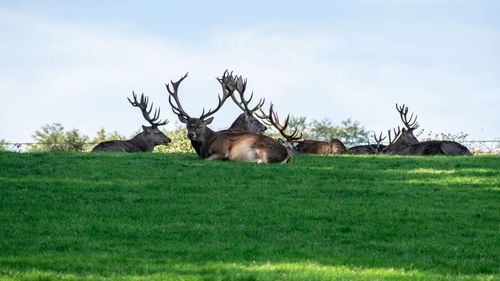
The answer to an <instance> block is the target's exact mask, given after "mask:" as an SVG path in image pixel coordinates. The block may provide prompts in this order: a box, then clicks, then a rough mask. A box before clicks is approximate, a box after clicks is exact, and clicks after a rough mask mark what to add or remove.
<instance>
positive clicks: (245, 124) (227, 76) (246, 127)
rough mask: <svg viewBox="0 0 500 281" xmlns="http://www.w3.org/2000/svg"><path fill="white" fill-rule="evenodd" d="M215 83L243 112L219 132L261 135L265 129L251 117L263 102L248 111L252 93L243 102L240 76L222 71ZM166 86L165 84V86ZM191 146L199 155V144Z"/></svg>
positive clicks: (243, 90) (242, 82)
mask: <svg viewBox="0 0 500 281" xmlns="http://www.w3.org/2000/svg"><path fill="white" fill-rule="evenodd" d="M216 79H217V81H218V82H219V83H220V84H221V86H222V87H223V89H222V90H223V91H227V92H228V95H229V94H230V97H231V99H232V100H233V101H234V102H235V103H236V105H238V107H240V108H241V109H242V110H243V113H241V114H240V115H239V116H238V117H237V118H236V120H234V122H233V123H232V124H231V126H230V127H229V128H227V129H226V130H222V131H219V132H249V133H257V134H261V133H263V132H265V131H266V130H267V127H266V126H265V125H264V124H262V123H261V122H260V121H259V120H258V119H257V118H255V117H254V116H253V114H254V112H255V111H256V110H257V109H259V108H260V107H262V105H263V104H264V100H263V99H261V100H260V101H259V102H258V104H257V105H256V106H255V107H254V108H253V109H250V108H249V107H248V104H249V103H250V101H251V100H252V98H253V93H252V96H251V97H250V99H248V100H245V97H244V94H245V89H246V84H247V80H246V79H243V78H242V76H241V75H240V76H233V72H229V71H228V70H226V71H224V73H223V75H222V77H221V78H216ZM165 85H166V84H165ZM235 90H236V91H237V92H238V93H239V95H240V99H241V100H240V101H238V100H237V98H236V97H235V93H234V91H235ZM191 146H192V147H193V149H194V150H195V152H196V154H197V155H198V156H199V157H201V155H200V153H201V152H200V148H201V142H198V141H194V140H191Z"/></svg>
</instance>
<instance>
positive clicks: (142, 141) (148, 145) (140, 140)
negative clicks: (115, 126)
mask: <svg viewBox="0 0 500 281" xmlns="http://www.w3.org/2000/svg"><path fill="white" fill-rule="evenodd" d="M130 142H132V143H133V144H135V145H136V146H137V148H138V150H140V151H148V152H149V151H153V149H154V144H153V142H152V141H150V140H148V139H147V138H146V137H145V136H144V134H143V133H140V134H138V135H137V136H135V137H134V138H132V139H131V140H130Z"/></svg>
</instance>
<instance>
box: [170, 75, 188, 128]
mask: <svg viewBox="0 0 500 281" xmlns="http://www.w3.org/2000/svg"><path fill="white" fill-rule="evenodd" d="M188 74H189V72H186V74H185V75H184V76H182V77H181V78H180V79H179V80H178V81H177V82H174V81H172V80H170V84H167V83H165V87H167V91H168V93H169V95H168V102H169V103H170V106H171V107H172V111H173V112H174V113H175V114H176V115H178V116H183V117H186V118H190V117H189V114H187V113H186V111H185V110H184V109H183V108H182V105H181V103H180V101H179V96H178V92H177V91H178V89H179V85H180V84H181V82H182V80H184V79H185V78H186V77H187V76H188ZM170 85H172V89H170ZM172 98H173V99H174V101H175V103H176V104H177V106H176V105H174V103H173V102H172Z"/></svg>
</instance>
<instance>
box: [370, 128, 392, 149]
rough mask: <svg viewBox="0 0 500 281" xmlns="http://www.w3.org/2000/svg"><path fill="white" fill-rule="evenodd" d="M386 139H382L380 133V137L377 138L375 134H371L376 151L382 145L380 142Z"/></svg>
mask: <svg viewBox="0 0 500 281" xmlns="http://www.w3.org/2000/svg"><path fill="white" fill-rule="evenodd" d="M389 132H390V131H389ZM386 138H387V137H386V136H384V137H382V132H380V135H378V137H377V134H375V133H373V139H374V140H375V143H376V144H377V149H379V148H380V146H381V145H382V142H383V141H384V140H385V139H386Z"/></svg>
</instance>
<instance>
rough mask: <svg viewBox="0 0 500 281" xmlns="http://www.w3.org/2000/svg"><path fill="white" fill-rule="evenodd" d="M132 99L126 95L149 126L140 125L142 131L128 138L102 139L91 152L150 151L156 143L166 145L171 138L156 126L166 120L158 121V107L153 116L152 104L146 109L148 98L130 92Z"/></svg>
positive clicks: (164, 123) (165, 122) (164, 122)
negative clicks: (138, 97)
mask: <svg viewBox="0 0 500 281" xmlns="http://www.w3.org/2000/svg"><path fill="white" fill-rule="evenodd" d="M132 98H133V101H132V100H130V98H128V97H127V99H128V101H129V102H130V104H131V105H132V106H133V107H138V108H139V109H140V110H141V112H142V116H143V117H144V119H146V121H148V122H149V124H150V125H151V126H144V125H143V126H142V132H141V133H139V134H138V135H136V136H135V137H133V138H132V139H129V140H112V141H104V142H101V143H99V144H97V145H96V146H95V147H94V148H93V149H92V151H91V152H151V151H153V149H154V148H155V146H157V145H168V144H169V143H171V142H172V140H171V139H170V138H169V137H167V136H166V135H165V134H164V133H162V132H161V131H160V130H159V129H158V127H159V126H163V125H166V124H167V123H168V120H164V121H160V120H158V119H159V118H160V109H159V108H158V109H155V112H154V115H153V117H151V115H150V114H151V111H152V110H153V104H152V103H151V106H150V107H149V109H148V102H149V98H148V97H147V96H144V94H141V98H140V101H138V100H137V95H136V94H135V93H134V92H132Z"/></svg>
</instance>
